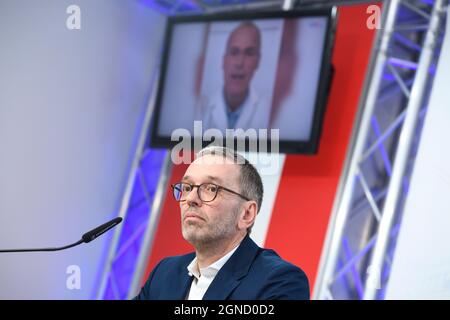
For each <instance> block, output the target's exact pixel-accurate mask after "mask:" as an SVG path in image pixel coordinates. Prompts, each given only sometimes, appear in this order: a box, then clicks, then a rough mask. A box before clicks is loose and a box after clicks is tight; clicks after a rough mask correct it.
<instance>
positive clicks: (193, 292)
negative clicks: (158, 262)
mask: <svg viewBox="0 0 450 320" xmlns="http://www.w3.org/2000/svg"><path fill="white" fill-rule="evenodd" d="M238 247H239V245H238V246H236V248H234V249H233V250H231V251H230V252H228V253H227V254H226V255H224V256H223V257H222V258H220V259H219V260H217V261H216V262H214V263H212V264H210V265H209V266H207V267H206V268H200V271H199V268H198V264H197V257H195V258H194V260H192V261H191V263H190V264H189V265H188V266H187V269H188V274H189V276H190V277H192V276H194V279H192V283H191V289H190V290H189V293H188V296H187V300H202V299H203V296H204V295H205V292H206V290H208V288H209V285H210V284H211V282H213V280H214V278H215V277H216V275H217V273H219V270H220V269H221V268H222V267H223V265H224V264H225V263H226V262H227V261H228V259H230V257H231V256H232V255H233V253H234V252H235V251H236V250H237V248H238Z"/></svg>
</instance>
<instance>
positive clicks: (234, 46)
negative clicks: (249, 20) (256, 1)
mask: <svg viewBox="0 0 450 320" xmlns="http://www.w3.org/2000/svg"><path fill="white" fill-rule="evenodd" d="M259 60H260V40H259V33H258V31H257V30H256V29H255V28H254V27H249V26H244V27H240V28H238V29H236V30H234V31H233V32H232V34H231V35H230V38H229V39H228V43H227V49H226V52H225V55H224V59H223V70H224V77H225V93H226V94H227V95H231V96H236V95H242V94H245V93H246V92H247V90H248V87H249V85H250V81H251V80H252V77H253V74H254V73H255V70H256V69H257V68H258V65H259Z"/></svg>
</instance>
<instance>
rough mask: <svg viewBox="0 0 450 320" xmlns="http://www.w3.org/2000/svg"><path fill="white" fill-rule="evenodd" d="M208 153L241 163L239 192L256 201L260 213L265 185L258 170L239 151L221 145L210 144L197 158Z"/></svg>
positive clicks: (249, 230)
mask: <svg viewBox="0 0 450 320" xmlns="http://www.w3.org/2000/svg"><path fill="white" fill-rule="evenodd" d="M206 155H219V156H222V157H224V158H227V159H229V160H232V161H233V163H235V164H237V165H239V167H240V177H239V184H240V186H239V188H240V190H239V192H240V193H241V194H242V195H243V196H245V197H247V198H249V199H250V200H253V201H255V202H256V206H257V209H256V212H257V213H258V212H259V210H260V209H261V204H262V200H263V194H264V187H263V183H262V180H261V176H260V175H259V173H258V170H256V168H255V167H254V166H253V165H252V164H251V163H250V162H249V161H248V160H247V159H246V158H245V157H243V156H241V155H240V154H239V153H237V152H236V151H235V150H233V149H230V148H225V147H220V146H210V147H206V148H204V149H202V150H200V151H199V152H198V153H197V156H196V158H197V159H198V158H201V157H203V156H206ZM252 227H253V225H251V226H250V227H249V228H248V229H247V233H248V234H250V232H251V229H252Z"/></svg>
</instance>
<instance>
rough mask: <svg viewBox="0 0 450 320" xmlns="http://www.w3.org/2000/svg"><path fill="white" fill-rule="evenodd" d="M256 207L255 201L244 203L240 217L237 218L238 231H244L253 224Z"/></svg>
mask: <svg viewBox="0 0 450 320" xmlns="http://www.w3.org/2000/svg"><path fill="white" fill-rule="evenodd" d="M257 212H258V205H257V204H256V201H246V202H245V203H244V205H243V208H242V211H241V215H240V217H239V222H238V225H239V229H244V230H246V229H247V228H248V227H250V226H251V225H253V224H254V223H255V219H256V214H257Z"/></svg>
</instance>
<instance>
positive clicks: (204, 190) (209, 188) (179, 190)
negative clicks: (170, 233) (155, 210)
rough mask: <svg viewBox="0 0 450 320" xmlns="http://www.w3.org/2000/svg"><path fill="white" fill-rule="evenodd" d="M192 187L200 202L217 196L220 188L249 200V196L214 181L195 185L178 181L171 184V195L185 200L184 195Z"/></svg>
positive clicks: (208, 200)
mask: <svg viewBox="0 0 450 320" xmlns="http://www.w3.org/2000/svg"><path fill="white" fill-rule="evenodd" d="M194 188H197V195H198V197H199V199H200V200H201V201H202V202H211V201H213V200H214V199H215V198H216V197H217V193H219V191H220V190H225V191H228V192H230V193H232V194H235V195H237V196H239V197H241V198H242V199H244V200H247V201H250V199H249V198H247V197H245V196H243V195H242V194H240V193H237V192H235V191H233V190H230V189H228V188H225V187H222V186H218V185H216V184H214V183H202V184H200V185H196V184H190V183H185V182H178V183H175V184H172V189H173V196H174V198H175V200H177V201H186V197H187V196H188V195H189V193H191V191H192V190H194Z"/></svg>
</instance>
